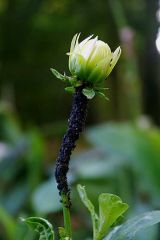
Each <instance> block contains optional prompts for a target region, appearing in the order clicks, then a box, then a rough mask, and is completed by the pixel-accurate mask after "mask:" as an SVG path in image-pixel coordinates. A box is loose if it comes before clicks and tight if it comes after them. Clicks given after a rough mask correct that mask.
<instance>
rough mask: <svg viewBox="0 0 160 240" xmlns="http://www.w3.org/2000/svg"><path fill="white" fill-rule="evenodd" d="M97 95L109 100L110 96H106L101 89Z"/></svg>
mask: <svg viewBox="0 0 160 240" xmlns="http://www.w3.org/2000/svg"><path fill="white" fill-rule="evenodd" d="M96 95H97V96H99V97H101V98H104V99H105V100H107V101H109V98H108V97H106V95H105V94H104V93H102V92H100V91H96Z"/></svg>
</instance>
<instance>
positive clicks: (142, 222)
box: [105, 211, 160, 240]
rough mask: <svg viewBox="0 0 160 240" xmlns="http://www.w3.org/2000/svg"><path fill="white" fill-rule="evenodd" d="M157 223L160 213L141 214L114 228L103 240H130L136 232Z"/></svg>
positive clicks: (159, 220) (159, 219)
mask: <svg viewBox="0 0 160 240" xmlns="http://www.w3.org/2000/svg"><path fill="white" fill-rule="evenodd" d="M159 222H160V211H152V212H147V213H143V214H140V215H138V216H136V217H134V218H132V219H130V220H128V221H127V222H126V223H124V224H122V225H121V226H119V227H115V228H114V229H113V230H112V231H111V232H110V234H109V235H108V236H107V237H106V238H105V240H132V239H133V238H134V237H135V236H136V233H137V232H139V231H140V230H142V229H145V228H148V227H150V226H152V225H154V224H157V223H159Z"/></svg>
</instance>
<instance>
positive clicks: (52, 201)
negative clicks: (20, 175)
mask: <svg viewBox="0 0 160 240" xmlns="http://www.w3.org/2000/svg"><path fill="white" fill-rule="evenodd" d="M46 203H47V204H46ZM32 204H33V208H34V210H35V211H36V212H37V213H40V214H48V213H51V212H57V211H59V210H61V209H62V206H61V203H60V201H59V194H58V191H57V186H56V182H55V181H54V179H50V180H49V181H46V182H44V183H43V184H41V185H40V186H39V187H38V188H37V189H36V191H35V192H34V194H33V197H32Z"/></svg>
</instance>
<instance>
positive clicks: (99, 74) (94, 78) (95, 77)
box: [88, 58, 111, 83]
mask: <svg viewBox="0 0 160 240" xmlns="http://www.w3.org/2000/svg"><path fill="white" fill-rule="evenodd" d="M110 60H111V58H105V59H103V60H101V61H100V62H99V63H98V64H97V66H96V67H95V68H94V70H93V71H92V72H91V73H90V75H89V77H88V81H90V82H94V83H99V82H101V81H102V80H105V79H106V68H108V66H109V63H110Z"/></svg>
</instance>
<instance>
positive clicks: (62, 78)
mask: <svg viewBox="0 0 160 240" xmlns="http://www.w3.org/2000/svg"><path fill="white" fill-rule="evenodd" d="M50 70H51V72H52V73H53V75H54V76H55V77H56V78H58V79H60V80H62V81H63V82H66V81H67V78H66V76H64V75H62V74H61V73H59V72H58V71H57V70H55V69H53V68H50Z"/></svg>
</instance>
